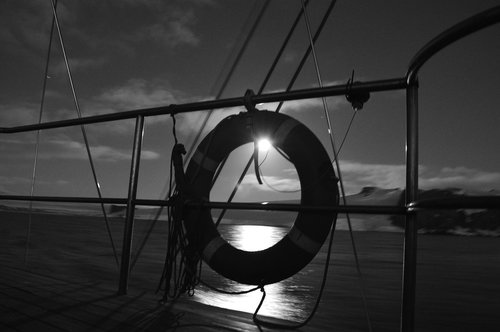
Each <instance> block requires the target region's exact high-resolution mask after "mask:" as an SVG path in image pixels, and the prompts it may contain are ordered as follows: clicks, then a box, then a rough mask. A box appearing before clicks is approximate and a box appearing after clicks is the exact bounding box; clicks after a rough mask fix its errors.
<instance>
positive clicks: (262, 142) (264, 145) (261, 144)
mask: <svg viewBox="0 0 500 332" xmlns="http://www.w3.org/2000/svg"><path fill="white" fill-rule="evenodd" d="M271 146H272V144H271V141H269V140H268V139H267V138H261V139H259V140H258V141H257V147H258V148H259V151H262V152H267V151H269V149H270V148H271Z"/></svg>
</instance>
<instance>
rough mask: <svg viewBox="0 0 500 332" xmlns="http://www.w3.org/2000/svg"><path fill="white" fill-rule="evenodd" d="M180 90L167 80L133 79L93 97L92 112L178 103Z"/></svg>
mask: <svg viewBox="0 0 500 332" xmlns="http://www.w3.org/2000/svg"><path fill="white" fill-rule="evenodd" d="M180 94H181V93H180V92H179V91H176V90H173V89H172V88H171V87H170V86H169V84H168V82H166V81H146V80H144V79H131V80H128V81H127V82H126V83H125V84H123V85H121V86H116V87H112V88H109V89H108V90H106V91H103V92H102V93H101V94H100V95H98V96H96V97H94V98H93V100H92V102H93V104H89V105H88V106H89V108H90V107H93V108H94V109H96V111H93V112H92V113H94V112H95V113H104V112H103V111H102V109H106V110H108V109H115V110H120V109H121V110H130V109H135V108H146V107H154V106H162V105H169V104H174V103H177V101H178V97H177V96H178V95H180Z"/></svg>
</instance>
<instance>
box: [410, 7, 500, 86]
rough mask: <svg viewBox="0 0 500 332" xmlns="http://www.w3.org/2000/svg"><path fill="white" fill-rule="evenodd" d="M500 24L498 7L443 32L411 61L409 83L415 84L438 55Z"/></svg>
mask: <svg viewBox="0 0 500 332" xmlns="http://www.w3.org/2000/svg"><path fill="white" fill-rule="evenodd" d="M499 22H500V6H496V7H493V8H490V9H487V10H485V11H483V12H480V13H478V14H476V15H474V16H471V17H469V18H467V19H465V20H463V21H462V22H460V23H457V24H455V25H454V26H452V27H451V28H449V29H447V30H445V31H443V32H442V33H440V34H439V35H437V36H436V37H435V38H434V39H432V40H431V41H430V42H428V43H427V44H425V45H424V47H422V48H421V49H420V50H419V51H418V52H417V53H416V54H415V56H414V57H413V59H411V61H410V65H409V66H408V71H407V73H406V77H407V83H408V84H413V83H415V81H416V79H417V74H418V71H419V70H420V68H421V67H422V66H423V65H424V64H425V63H426V62H427V60H429V59H430V58H431V57H433V56H434V55H435V54H436V53H438V52H439V51H441V50H442V49H444V48H445V47H447V46H448V45H450V44H452V43H454V42H456V41H457V40H460V39H462V38H463V37H466V36H467V35H470V34H472V33H474V32H476V31H479V30H481V29H484V28H486V27H488V26H490V25H493V24H496V23H499Z"/></svg>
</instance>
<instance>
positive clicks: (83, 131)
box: [50, 0, 120, 266]
mask: <svg viewBox="0 0 500 332" xmlns="http://www.w3.org/2000/svg"><path fill="white" fill-rule="evenodd" d="M50 2H51V3H52V11H53V17H54V22H55V26H56V29H57V34H58V37H59V43H60V46H61V52H62V55H63V58H64V64H65V66H66V72H67V74H68V80H69V84H70V88H71V92H72V95H73V101H74V104H75V109H76V113H77V115H78V118H79V119H80V118H81V117H82V112H81V110H80V104H79V102H78V98H77V95H76V89H75V85H74V82H73V76H72V75H71V69H70V66H69V61H68V56H67V54H66V48H65V46H64V45H65V44H64V40H63V36H62V31H61V26H60V24H59V17H58V15H57V10H56V6H55V3H54V0H50ZM80 129H81V132H82V136H83V140H84V143H85V148H86V151H87V156H88V158H89V162H90V168H91V170H92V176H93V178H94V183H95V186H96V189H97V195H98V197H99V199H102V192H101V185H100V184H99V179H98V178H97V172H96V169H95V165H94V161H93V158H92V154H91V152H90V147H89V141H88V138H87V132H86V130H85V126H84V125H80ZM101 210H102V213H103V217H104V221H105V224H106V229H107V232H108V236H109V240H110V242H111V247H112V249H113V254H114V258H115V262H116V265H117V266H119V265H120V263H119V261H118V254H117V252H116V247H115V244H114V241H113V236H112V234H111V229H110V226H109V220H108V217H107V213H106V209H105V207H104V203H102V202H101Z"/></svg>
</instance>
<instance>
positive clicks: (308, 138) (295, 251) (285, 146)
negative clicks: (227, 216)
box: [183, 111, 339, 285]
mask: <svg viewBox="0 0 500 332" xmlns="http://www.w3.org/2000/svg"><path fill="white" fill-rule="evenodd" d="M255 137H269V138H271V139H272V141H273V144H274V145H275V147H276V148H278V149H280V150H281V151H283V152H284V153H285V154H286V155H287V156H288V158H289V160H290V162H291V163H292V164H293V165H294V166H295V168H296V170H297V174H298V177H299V181H300V184H301V204H306V205H310V206H334V205H338V201H339V193H338V187H337V182H338V180H337V178H336V176H335V173H334V170H333V167H332V164H331V162H330V159H329V156H328V153H327V152H326V151H325V149H324V147H323V145H322V144H321V142H320V141H319V140H318V138H317V137H316V136H315V135H314V133H313V132H312V131H311V130H309V129H308V128H307V127H306V126H305V125H303V124H302V123H301V122H299V121H297V120H295V119H294V118H292V117H290V116H288V115H285V114H282V113H276V112H269V111H255V112H247V113H240V114H238V115H232V116H229V117H227V118H225V119H224V120H222V121H221V122H220V123H219V124H218V125H217V126H216V127H215V128H214V129H213V130H212V131H211V132H210V133H209V134H208V135H207V136H206V137H205V138H204V139H203V140H202V142H201V143H200V144H199V146H198V148H197V150H196V152H195V153H194V155H193V157H192V158H191V160H190V161H189V163H188V166H187V169H186V180H187V181H188V183H189V186H190V195H191V196H192V197H190V199H200V198H206V197H210V190H211V187H212V181H213V178H214V175H215V172H216V171H217V168H218V167H219V165H220V164H221V162H222V161H223V160H224V159H225V158H226V157H227V156H229V154H230V153H231V152H232V151H233V150H234V149H236V148H238V147H239V146H242V145H244V144H246V143H251V142H253V141H254V139H255ZM336 217H337V215H336V213H335V212H312V211H307V212H299V213H297V217H296V219H295V222H294V224H293V226H292V228H291V229H290V230H289V232H288V234H287V235H286V236H284V237H283V238H282V239H281V240H280V241H278V242H277V243H276V244H275V245H273V246H271V247H269V248H267V249H264V250H260V251H244V250H240V249H237V248H235V247H233V246H232V245H231V244H230V243H228V242H227V241H226V240H225V239H223V238H222V237H221V235H220V234H219V232H218V230H217V228H216V227H215V225H214V222H213V220H212V216H211V213H210V209H208V208H190V209H185V210H184V215H183V219H184V225H185V228H186V235H187V238H188V241H189V243H190V244H192V245H193V246H194V247H195V248H196V249H197V250H198V251H199V253H200V255H201V256H202V257H203V259H204V261H205V262H206V263H207V264H208V265H209V266H210V267H211V268H212V269H213V270H215V271H216V272H218V273H219V274H221V275H223V276H225V277H227V278H229V279H232V280H235V281H237V282H240V283H244V284H250V285H262V284H271V283H275V282H279V281H281V280H284V279H286V278H288V277H291V276H292V275H294V274H296V273H297V272H298V271H300V270H301V269H302V268H304V267H305V266H306V265H307V264H308V263H309V262H310V261H311V260H312V259H313V258H314V256H315V255H316V254H317V253H318V251H319V250H320V249H321V246H322V245H323V243H324V241H325V240H326V238H327V236H328V234H329V231H330V229H331V226H332V223H333V221H334V220H335V218H336Z"/></svg>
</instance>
